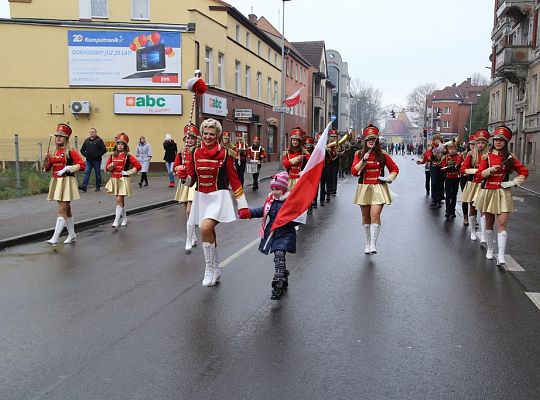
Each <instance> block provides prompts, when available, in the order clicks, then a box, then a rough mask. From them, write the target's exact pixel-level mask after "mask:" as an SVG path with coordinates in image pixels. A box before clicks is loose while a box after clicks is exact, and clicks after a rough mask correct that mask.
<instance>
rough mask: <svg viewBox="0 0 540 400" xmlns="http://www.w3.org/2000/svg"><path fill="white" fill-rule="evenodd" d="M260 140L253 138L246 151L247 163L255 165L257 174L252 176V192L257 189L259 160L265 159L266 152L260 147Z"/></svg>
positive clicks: (259, 169) (259, 168) (256, 137)
mask: <svg viewBox="0 0 540 400" xmlns="http://www.w3.org/2000/svg"><path fill="white" fill-rule="evenodd" d="M260 143H261V140H260V138H259V137H258V136H255V137H254V138H253V144H252V145H251V146H249V147H248V149H247V154H246V157H247V162H248V163H254V164H257V172H256V173H254V174H253V190H257V189H259V172H260V171H261V166H262V165H261V160H264V159H265V158H266V151H265V150H264V147H262V146H261V145H260Z"/></svg>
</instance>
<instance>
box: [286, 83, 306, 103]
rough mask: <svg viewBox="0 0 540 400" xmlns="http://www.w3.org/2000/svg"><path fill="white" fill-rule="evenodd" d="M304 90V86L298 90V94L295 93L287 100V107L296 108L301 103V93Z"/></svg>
mask: <svg viewBox="0 0 540 400" xmlns="http://www.w3.org/2000/svg"><path fill="white" fill-rule="evenodd" d="M303 88H304V87H303V86H302V87H301V88H300V89H298V90H297V91H296V92H294V93H293V94H291V95H290V96H289V97H287V98H286V99H285V101H284V103H285V105H286V106H287V107H294V106H295V105H297V104H298V103H300V92H301V91H302V89H303Z"/></svg>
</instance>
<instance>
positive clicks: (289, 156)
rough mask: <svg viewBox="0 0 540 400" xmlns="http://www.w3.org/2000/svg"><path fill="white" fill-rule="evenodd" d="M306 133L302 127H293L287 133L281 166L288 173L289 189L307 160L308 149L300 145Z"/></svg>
mask: <svg viewBox="0 0 540 400" xmlns="http://www.w3.org/2000/svg"><path fill="white" fill-rule="evenodd" d="M305 135H306V133H305V132H304V131H303V130H302V128H298V127H297V128H293V129H291V133H290V135H289V137H290V139H289V140H290V141H289V148H288V149H287V150H286V151H285V154H284V155H283V167H284V168H285V169H286V170H287V173H288V174H289V190H292V189H293V187H294V185H296V182H298V179H299V178H300V171H302V170H303V169H304V167H305V166H306V164H307V161H308V160H309V153H308V151H307V150H306V149H305V148H304V146H302V140H303V139H304V136H305Z"/></svg>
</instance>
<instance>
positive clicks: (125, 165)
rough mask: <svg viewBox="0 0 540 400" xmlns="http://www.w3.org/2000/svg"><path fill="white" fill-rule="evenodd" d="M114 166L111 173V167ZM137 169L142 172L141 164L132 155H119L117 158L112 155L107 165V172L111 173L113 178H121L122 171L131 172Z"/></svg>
mask: <svg viewBox="0 0 540 400" xmlns="http://www.w3.org/2000/svg"><path fill="white" fill-rule="evenodd" d="M111 164H114V167H113V169H112V170H111V171H109V168H110V167H109V166H110V165H111ZM133 168H134V169H136V170H137V171H140V170H141V168H142V166H141V163H140V162H139V161H138V160H137V159H136V158H135V157H133V156H132V155H131V154H126V153H123V152H122V153H119V154H118V155H117V156H115V155H114V154H111V156H110V157H109V159H108V160H107V164H106V165H105V171H109V173H110V174H111V177H112V178H121V177H122V171H129V170H130V169H133Z"/></svg>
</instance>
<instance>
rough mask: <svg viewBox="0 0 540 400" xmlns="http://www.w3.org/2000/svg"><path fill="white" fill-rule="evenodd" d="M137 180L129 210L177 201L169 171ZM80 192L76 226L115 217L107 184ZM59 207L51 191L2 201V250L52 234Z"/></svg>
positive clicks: (270, 168) (267, 169) (248, 181)
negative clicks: (49, 195) (146, 180)
mask: <svg viewBox="0 0 540 400" xmlns="http://www.w3.org/2000/svg"><path fill="white" fill-rule="evenodd" d="M279 165H280V164H279V162H278V161H274V162H270V163H265V164H263V165H262V168H261V172H260V175H259V180H263V179H268V178H269V177H271V176H272V175H273V174H275V173H276V172H277V170H278V167H279ZM244 176H245V185H244V186H246V187H251V185H252V178H251V175H250V174H245V175H244ZM133 181H134V183H133V186H132V187H133V196H131V197H128V198H127V199H126V206H127V212H128V214H134V213H138V212H143V211H147V210H150V209H153V208H158V207H164V206H167V205H170V204H174V203H175V201H174V200H173V199H174V195H175V193H176V188H174V189H173V188H168V187H167V185H168V184H169V180H168V178H167V176H166V175H163V177H149V185H148V186H147V187H144V186H143V187H142V188H140V187H139V186H138V185H137V184H136V183H135V182H136V181H137V179H134V180H133ZM105 182H106V181H105ZM80 196H81V199H80V200H78V201H75V202H73V217H74V219H75V225H76V229H81V228H83V227H86V226H92V225H95V224H98V223H101V222H104V221H107V220H111V221H112V219H114V210H115V205H114V204H115V202H114V198H113V197H112V196H110V195H108V194H107V191H106V190H105V188H102V189H101V192H95V191H94V188H92V187H89V188H88V192H86V193H84V192H80ZM56 210H57V204H56V202H55V201H47V194H40V195H36V196H28V197H22V198H19V199H11V200H2V201H0V250H1V249H3V248H6V247H10V246H14V245H17V244H22V243H27V242H32V241H36V240H40V239H42V238H46V237H48V236H50V235H52V232H53V229H54V223H55V221H56Z"/></svg>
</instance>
